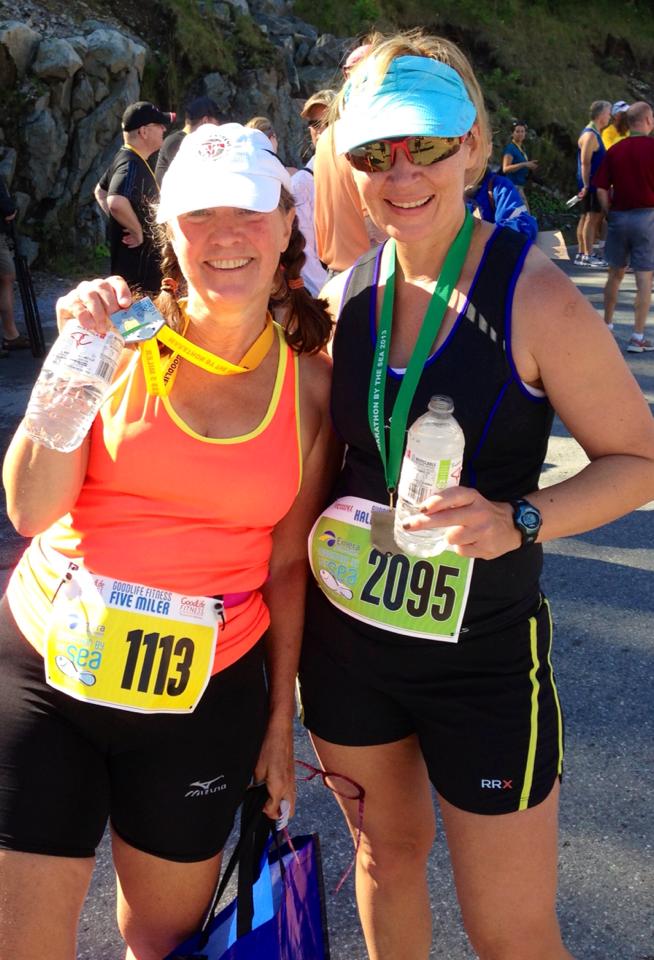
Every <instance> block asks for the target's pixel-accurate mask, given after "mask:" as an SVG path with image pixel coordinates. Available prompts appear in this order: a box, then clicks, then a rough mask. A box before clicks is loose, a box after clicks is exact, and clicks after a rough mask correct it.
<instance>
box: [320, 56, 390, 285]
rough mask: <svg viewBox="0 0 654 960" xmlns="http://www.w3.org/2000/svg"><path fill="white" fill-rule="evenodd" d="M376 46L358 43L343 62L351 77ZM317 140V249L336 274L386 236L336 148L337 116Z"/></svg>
mask: <svg viewBox="0 0 654 960" xmlns="http://www.w3.org/2000/svg"><path fill="white" fill-rule="evenodd" d="M371 50H372V44H370V43H364V44H361V45H360V46H358V47H356V48H355V49H354V50H353V51H352V52H351V53H350V55H349V56H348V57H347V59H346V61H345V63H344V65H343V76H344V77H345V78H346V79H347V77H348V76H349V75H350V73H351V72H352V70H354V69H355V68H356V66H357V65H358V64H360V63H362V62H363V61H364V60H365V58H366V57H367V56H368V54H369V53H370V51H371ZM329 119H330V122H329V125H328V126H327V128H326V129H325V132H324V134H323V136H321V137H320V139H319V140H318V142H317V144H316V155H315V161H314V168H313V173H314V180H315V208H314V225H315V228H316V249H317V251H318V256H319V257H320V260H321V261H322V263H324V264H326V266H327V270H328V273H329V276H334V275H335V274H337V273H340V272H341V271H343V270H346V269H347V268H348V267H351V266H352V264H353V263H354V262H355V260H357V259H358V258H359V257H360V256H361V255H362V254H363V253H365V252H366V251H367V250H369V249H370V247H371V246H376V245H377V244H378V243H380V242H381V240H382V236H381V234H380V233H379V231H378V230H377V228H376V227H375V225H374V223H373V222H372V221H371V219H370V217H368V215H367V213H366V211H365V208H364V207H363V205H362V203H361V198H360V196H359V192H358V190H357V188H356V185H355V183H354V178H353V176H352V170H351V168H350V165H349V163H348V162H347V161H346V159H345V157H342V156H339V155H338V154H337V153H336V151H335V149H334V138H333V133H334V131H333V122H332V121H333V120H334V119H335V117H333V116H331V115H330V118H329Z"/></svg>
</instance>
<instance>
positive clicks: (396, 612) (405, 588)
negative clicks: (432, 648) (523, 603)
mask: <svg viewBox="0 0 654 960" xmlns="http://www.w3.org/2000/svg"><path fill="white" fill-rule="evenodd" d="M377 515H380V517H384V516H385V517H387V519H385V520H384V519H380V520H377V519H375V518H376V516H377ZM380 523H381V526H382V528H384V527H388V530H389V535H391V534H392V529H393V526H392V524H393V520H392V512H391V511H390V510H389V509H388V508H387V507H385V506H383V505H382V504H378V503H372V502H371V501H370V500H363V499H361V498H359V497H342V498H341V499H340V500H337V501H336V502H335V503H332V505H331V506H330V507H328V508H327V509H326V510H325V511H324V513H323V514H322V515H321V516H320V517H319V518H318V520H317V521H316V523H315V524H314V527H313V530H312V531H311V534H310V535H309V557H310V562H311V570H312V572H313V575H314V577H315V578H316V582H317V584H318V586H319V587H320V589H321V590H322V592H323V593H324V594H325V596H326V597H327V599H328V600H329V601H330V603H333V604H334V606H336V607H338V608H339V609H341V610H343V611H344V612H345V613H347V614H348V615H349V616H351V617H354V618H355V619H356V620H361V621H362V622H363V623H368V624H370V625H371V626H374V627H379V628H380V629H382V630H389V631H391V632H392V633H398V634H402V635H403V636H406V637H408V638H414V637H419V638H423V639H425V640H439V641H446V642H449V643H456V642H457V640H458V638H459V633H460V631H461V623H462V621H463V615H464V613H465V608H466V603H467V600H468V593H469V591H470V581H471V579H472V571H473V567H474V560H472V559H470V558H469V557H460V556H459V555H458V554H456V553H453V552H452V551H450V550H446V551H443V553H441V554H439V555H438V556H437V557H431V558H427V559H426V558H422V557H421V558H417V557H408V556H407V555H406V554H404V553H401V552H398V548H397V546H396V545H395V542H394V541H393V542H392V546H391V547H390V549H384V550H382V549H381V548H382V547H385V546H387V542H384V541H383V540H382V538H380V540H373V539H372V536H371V533H372V528H375V529H376V526H377V524H380Z"/></svg>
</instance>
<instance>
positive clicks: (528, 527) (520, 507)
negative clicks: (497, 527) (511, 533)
mask: <svg viewBox="0 0 654 960" xmlns="http://www.w3.org/2000/svg"><path fill="white" fill-rule="evenodd" d="M509 503H510V504H511V506H512V507H513V524H514V526H515V528H516V530H519V531H520V536H521V537H522V546H523V547H524V546H525V545H527V544H531V543H535V542H536V537H537V536H538V533H539V531H540V528H541V527H542V525H543V518H542V517H541V515H540V510H539V509H538V507H535V506H534V505H533V503H530V502H529V500H510V501H509Z"/></svg>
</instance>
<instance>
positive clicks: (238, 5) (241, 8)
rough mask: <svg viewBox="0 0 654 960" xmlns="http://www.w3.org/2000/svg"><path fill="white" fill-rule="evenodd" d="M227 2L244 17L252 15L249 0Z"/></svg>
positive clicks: (228, 0) (229, 0) (230, 0)
mask: <svg viewBox="0 0 654 960" xmlns="http://www.w3.org/2000/svg"><path fill="white" fill-rule="evenodd" d="M226 2H227V3H228V4H229V5H230V6H231V7H233V8H234V10H236V11H237V12H238V13H240V14H242V15H243V16H244V17H249V16H250V6H249V4H248V0H226Z"/></svg>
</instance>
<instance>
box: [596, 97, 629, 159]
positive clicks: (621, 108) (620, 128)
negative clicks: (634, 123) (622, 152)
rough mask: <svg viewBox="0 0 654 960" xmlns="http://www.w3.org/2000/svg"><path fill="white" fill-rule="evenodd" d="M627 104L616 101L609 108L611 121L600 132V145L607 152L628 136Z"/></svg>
mask: <svg viewBox="0 0 654 960" xmlns="http://www.w3.org/2000/svg"><path fill="white" fill-rule="evenodd" d="M628 109H629V104H628V103H626V102H625V101H624V100H617V101H616V103H614V104H613V106H612V107H611V120H610V122H609V123H608V124H607V125H606V126H605V127H604V129H603V130H602V143H603V144H604V146H605V147H606V149H607V150H609V149H610V148H611V147H612V146H613V144H614V143H620V141H621V140H624V139H625V138H626V137H628V136H629V124H628V122H627V110H628Z"/></svg>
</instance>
